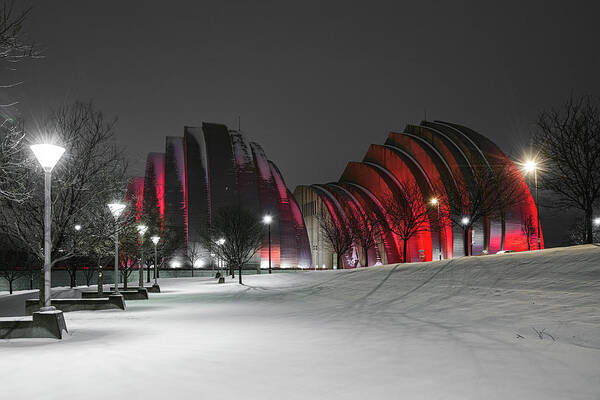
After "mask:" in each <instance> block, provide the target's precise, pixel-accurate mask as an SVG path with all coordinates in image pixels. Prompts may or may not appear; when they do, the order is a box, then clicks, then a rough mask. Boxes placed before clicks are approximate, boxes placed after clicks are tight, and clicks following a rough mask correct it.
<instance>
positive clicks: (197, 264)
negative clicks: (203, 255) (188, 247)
mask: <svg viewBox="0 0 600 400" xmlns="http://www.w3.org/2000/svg"><path fill="white" fill-rule="evenodd" d="M194 267H196V268H202V267H204V260H196V261H195V262H194Z"/></svg>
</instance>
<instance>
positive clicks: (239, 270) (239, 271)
mask: <svg viewBox="0 0 600 400" xmlns="http://www.w3.org/2000/svg"><path fill="white" fill-rule="evenodd" d="M238 278H239V279H240V285H242V266H241V265H240V266H239V267H238Z"/></svg>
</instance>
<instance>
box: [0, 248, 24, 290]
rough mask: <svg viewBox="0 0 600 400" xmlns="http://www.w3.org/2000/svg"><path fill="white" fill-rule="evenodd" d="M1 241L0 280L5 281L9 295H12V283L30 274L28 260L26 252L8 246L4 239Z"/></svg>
mask: <svg viewBox="0 0 600 400" xmlns="http://www.w3.org/2000/svg"><path fill="white" fill-rule="evenodd" d="M3 239H4V240H3V243H2V244H3V246H2V247H1V248H0V278H2V279H4V280H6V282H7V283H8V290H9V293H10V294H12V293H13V289H14V283H15V282H16V281H17V280H18V279H19V278H21V277H25V276H27V275H29V273H30V272H31V269H30V268H28V267H29V266H30V263H29V261H30V260H29V258H28V257H27V253H26V252H24V251H22V250H21V249H19V248H17V247H15V246H10V244H9V243H7V242H6V240H7V238H6V237H4V238H3ZM7 244H8V245H7Z"/></svg>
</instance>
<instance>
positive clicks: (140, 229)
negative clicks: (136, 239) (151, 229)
mask: <svg viewBox="0 0 600 400" xmlns="http://www.w3.org/2000/svg"><path fill="white" fill-rule="evenodd" d="M147 230H148V227H147V226H146V225H138V226H137V231H138V233H139V234H140V236H144V233H146V231H147Z"/></svg>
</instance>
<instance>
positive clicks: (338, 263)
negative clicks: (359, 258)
mask: <svg viewBox="0 0 600 400" xmlns="http://www.w3.org/2000/svg"><path fill="white" fill-rule="evenodd" d="M337 269H344V266H343V265H342V256H340V253H337Z"/></svg>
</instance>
